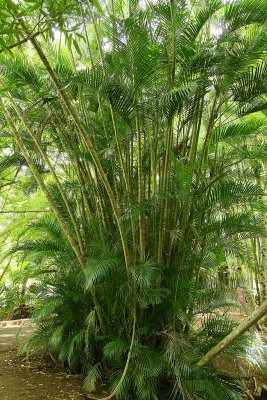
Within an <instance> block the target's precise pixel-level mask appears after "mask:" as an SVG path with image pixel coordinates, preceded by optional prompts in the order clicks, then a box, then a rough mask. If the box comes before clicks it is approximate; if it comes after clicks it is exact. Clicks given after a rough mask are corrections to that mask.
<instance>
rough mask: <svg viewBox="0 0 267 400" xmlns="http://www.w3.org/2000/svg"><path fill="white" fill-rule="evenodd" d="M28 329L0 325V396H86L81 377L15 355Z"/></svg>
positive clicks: (24, 399) (11, 399) (76, 399)
mask: <svg viewBox="0 0 267 400" xmlns="http://www.w3.org/2000/svg"><path fill="white" fill-rule="evenodd" d="M30 331H31V328H30V327H29V326H28V327H27V326H24V327H19V326H12V325H8V326H5V327H1V325H0V399H1V400H47V399H53V400H71V399H72V400H83V399H86V396H85V394H84V393H83V390H82V385H83V379H82V377H81V376H72V375H68V374H66V373H64V372H63V371H59V370H55V369H54V367H53V365H52V363H50V362H49V361H48V360H44V359H41V358H40V357H39V358H38V357H37V358H35V359H33V360H31V361H30V362H28V361H27V360H25V359H24V357H23V356H21V355H18V351H17V349H18V346H19V344H20V343H21V342H22V341H23V340H25V338H26V337H27V336H28V334H29V332H30ZM18 332H19V335H18V336H17V333H18Z"/></svg>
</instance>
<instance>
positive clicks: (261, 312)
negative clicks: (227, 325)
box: [197, 301, 267, 367]
mask: <svg viewBox="0 0 267 400" xmlns="http://www.w3.org/2000/svg"><path fill="white" fill-rule="evenodd" d="M266 313H267V301H264V303H262V305H261V306H260V307H259V308H257V309H256V310H255V311H254V312H253V313H252V314H251V316H250V317H248V318H245V319H244V321H242V322H241V323H240V324H239V325H238V326H237V327H236V328H235V329H233V330H232V332H231V333H229V335H227V336H226V337H225V338H224V339H223V340H222V341H221V342H220V343H218V344H217V345H216V346H215V347H213V348H212V349H211V350H210V351H209V352H208V353H207V354H206V355H205V356H204V357H202V358H201V360H200V361H199V362H198V364H197V365H198V366H199V367H203V366H204V365H206V364H208V363H209V362H210V361H212V360H213V358H214V357H216V356H217V355H218V354H220V353H221V352H222V351H224V350H225V349H227V348H228V347H229V346H231V344H232V343H233V342H234V340H236V339H237V338H238V337H239V336H241V335H242V334H243V333H244V332H246V331H247V330H248V329H249V328H250V327H251V326H252V325H254V324H255V323H256V322H257V321H259V320H260V319H261V318H262V317H264V316H265V315H266Z"/></svg>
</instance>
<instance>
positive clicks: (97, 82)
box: [0, 0, 267, 400]
mask: <svg viewBox="0 0 267 400" xmlns="http://www.w3.org/2000/svg"><path fill="white" fill-rule="evenodd" d="M240 7H241V8H242V19H240ZM265 8H266V7H265V4H264V2H256V1H255V2H253V1H248V0H242V1H237V2H233V3H232V2H221V1H219V0H207V1H204V2H198V1H197V2H192V4H191V3H190V2H186V1H183V0H174V1H158V2H145V4H143V3H142V2H138V1H129V2H123V1H111V2H109V1H105V2H98V1H86V2H82V1H79V0H73V1H69V2H68V4H65V2H64V1H61V0H60V1H57V2H53V1H52V0H45V1H40V2H39V1H38V2H36V5H31V2H27V1H23V2H22V5H18V6H17V7H14V4H13V2H12V1H10V2H6V4H5V5H4V9H5V10H6V17H3V26H6V27H8V26H10V29H11V26H12V24H15V26H16V35H17V37H16V42H18V43H19V44H18V45H16V46H15V45H14V46H13V44H14V43H11V41H12V40H13V42H15V41H14V37H13V36H12V35H13V34H12V35H11V36H10V38H8V36H7V34H6V35H4V37H3V42H1V43H0V45H1V46H2V47H3V51H2V53H1V54H0V73H1V99H2V100H1V109H0V113H1V125H2V128H3V131H4V133H5V134H6V135H7V136H8V138H9V139H8V140H9V141H10V143H12V146H13V147H14V148H15V149H16V148H17V147H18V148H19V152H20V153H21V154H22V156H23V158H24V159H25V160H26V161H25V162H26V164H27V166H28V167H29V169H30V171H31V173H32V175H33V176H34V178H35V180H36V181H37V184H38V185H39V187H40V188H41V190H42V191H43V193H44V194H45V197H46V199H47V201H48V203H49V205H50V208H51V210H52V212H53V214H54V217H55V220H53V218H52V219H48V218H47V219H44V220H40V221H39V225H38V221H37V222H36V221H35V222H34V224H33V227H30V228H29V232H28V233H26V236H25V243H24V244H22V245H20V246H15V247H14V248H13V249H12V252H14V253H16V252H17V253H21V252H22V253H23V254H26V255H29V253H30V252H32V253H33V254H35V253H36V254H37V253H38V257H41V260H42V262H43V263H44V264H45V265H47V263H49V262H50V258H52V259H53V263H55V264H56V268H60V267H59V263H58V260H61V264H62V266H61V267H62V270H63V271H64V273H63V272H62V274H63V275H62V276H66V282H62V286H60V285H61V283H60V282H58V281H57V279H56V278H55V276H54V275H53V280H55V282H54V283H53V285H54V286H53V287H54V289H55V292H56V293H58V291H59V286H60V290H62V292H61V294H62V293H63V295H62V296H63V297H62V303H61V305H60V306H59V308H58V307H57V305H56V304H52V301H51V307H52V309H53V310H57V313H59V312H61V311H59V310H62V309H64V307H66V303H65V300H64V299H65V298H67V293H68V287H69V286H68V285H70V287H75V288H76V289H77V291H78V292H79V291H80V292H81V293H83V294H81V293H80V295H79V296H78V297H79V298H81V299H80V301H81V302H82V303H83V307H82V309H83V312H86V313H89V314H88V315H90V318H91V319H90V318H89V317H88V318H89V320H90V323H88V324H89V325H90V324H91V325H90V326H89V325H88V327H87V328H88V329H87V328H86V329H87V330H86V331H84V330H83V329H84V326H85V325H83V323H81V324H82V328H81V332H80V333H79V332H77V335H78V336H77V337H80V338H83V340H84V341H86V340H87V339H88V337H89V336H90V340H91V341H92V344H90V345H91V346H92V349H91V350H92V354H94V355H93V356H92V357H91V356H90V357H89V355H88V354H89V350H88V346H89V347H90V345H89V343H88V340H87V344H86V346H85V348H84V349H83V350H81V354H83V355H84V354H86V357H87V356H88V360H89V359H90V362H89V361H88V362H89V364H90V365H89V364H88V365H89V367H88V371H89V372H88V377H87V380H86V382H87V387H88V388H90V389H93V388H94V387H95V382H96V381H97V379H99V378H100V376H101V373H103V371H104V370H105V365H104V361H105V360H106V358H108V359H109V360H112V361H111V364H112V363H113V364H112V365H113V367H112V368H114V370H113V373H110V371H109V372H108V373H107V374H108V375H109V377H110V381H111V392H112V394H114V395H116V396H117V397H118V398H121V399H123V398H125V399H126V398H129V396H130V395H131V393H132V394H133V393H134V396H135V398H138V399H141V400H142V399H144V400H146V399H150V398H157V397H155V396H158V395H160V394H159V393H162V388H163V387H164V385H165V383H166V381H168V382H169V383H171V386H172V388H173V392H172V393H175V396H176V397H175V398H179V396H180V395H182V396H183V397H184V398H189V397H188V396H187V393H188V391H190V390H191V391H192V393H194V396H195V395H196V396H199V397H200V398H203V399H204V398H208V397H205V395H204V394H203V393H204V392H203V390H202V388H198V389H194V388H192V387H190V382H189V381H190V379H189V378H188V379H187V378H186V372H185V370H182V371H181V372H177V371H180V369H182V367H181V365H182V364H183V363H185V364H186V361H185V360H180V359H179V357H180V355H177V354H176V353H175V352H176V350H175V349H177V348H179V349H180V350H181V353H183V352H184V351H185V349H187V350H186V351H188V352H189V353H190V350H189V348H191V347H192V348H193V346H196V347H194V349H195V350H194V351H195V353H196V354H197V357H196V358H197V359H194V360H193V358H194V357H193V353H192V354H191V353H190V357H192V360H191V358H190V360H191V361H190V362H189V365H190V367H189V366H188V368H189V369H190V371H191V372H190V374H193V375H192V376H194V374H195V373H196V371H195V369H194V367H193V365H196V364H197V361H198V360H200V359H202V357H203V355H204V354H205V352H208V351H209V350H210V348H212V347H213V346H215V345H216V343H215V342H216V340H217V341H219V339H220V338H221V336H220V337H219V335H218V336H217V339H216V340H215V341H214V340H213V338H212V335H209V334H208V333H207V332H208V330H209V329H210V330H211V331H212V329H215V328H214V327H213V328H212V321H209V322H207V324H206V327H203V330H202V332H201V333H199V336H196V334H195V332H194V329H193V325H194V317H195V315H196V314H197V313H198V312H202V311H203V310H204V311H203V312H206V313H207V314H208V313H209V312H208V311H207V310H209V309H210V308H212V302H216V301H217V302H218V303H219V297H220V299H222V298H223V299H224V301H225V302H226V303H227V301H228V300H229V299H227V295H226V293H225V291H224V289H225V287H227V288H229V285H230V283H229V282H228V283H227V284H226V283H225V282H224V283H223V284H222V287H220V290H219V288H218V287H217V283H216V282H215V281H214V280H213V279H214V276H216V274H218V276H220V272H221V268H222V267H223V266H224V265H225V264H226V265H228V264H229V260H232V259H237V260H238V262H240V263H241V262H243V260H244V259H245V258H246V257H247V260H248V259H250V257H252V258H253V260H254V264H255V265H256V264H257V265H258V267H257V268H259V266H260V267H261V269H260V268H259V270H258V269H257V272H258V275H260V271H263V273H264V271H265V270H266V265H265V264H266V260H267V258H266V254H265V253H266V243H265V242H266V240H265V235H266V231H265V229H266V226H265V225H266V220H265V216H266V205H265V202H264V193H265V190H266V188H265V186H264V185H263V184H262V182H259V181H257V178H256V177H255V173H254V174H253V172H252V171H251V160H253V162H254V163H259V164H260V165H266V164H265V163H266V142H265V134H266V133H265V132H266V121H265V118H264V113H265V110H266V99H265V98H266V85H265V83H264V82H265V81H266V76H267V75H266V32H267V30H266V23H265V22H266V21H265V19H264V18H263V17H262V15H263V14H264V12H265V11H266V10H265ZM7 13H8V14H7ZM264 15H265V14H264ZM11 30H12V32H13V28H12V29H11ZM7 32H8V31H7ZM40 32H42V33H40ZM14 35H15V33H14ZM55 35H58V36H60V39H55ZM25 38H26V39H25ZM8 48H9V49H13V50H12V54H10V52H9V51H8V50H7V49H8ZM5 49H6V51H5ZM10 133H11V134H12V135H10ZM12 156H13V154H12ZM36 159H38V160H39V161H40V162H41V164H42V165H43V166H44V168H47V176H46V175H43V174H42V173H41V172H40V171H39V170H38V168H37V166H36V161H35V160H36ZM9 160H10V159H9ZM12 160H13V163H14V162H15V161H14V159H12ZM12 160H11V161H12ZM11 161H9V162H10V164H7V162H6V164H4V160H3V163H2V164H3V167H2V168H3V170H4V167H5V168H6V169H8V168H10V166H12V165H13V164H12V163H11ZM2 164H1V163H0V166H2ZM41 228H42V229H41ZM32 229H33V230H34V232H36V235H37V239H36V240H35V241H33V240H32V237H31V235H32V233H31V232H33V231H32ZM38 229H39V231H38ZM38 232H39V233H38ZM40 232H42V234H43V232H45V235H46V239H45V240H43V239H42V237H39V234H40ZM55 232H58V233H59V232H62V236H60V237H61V241H62V244H60V243H56V244H57V245H56V246H54V245H53V240H55V242H57V241H56V239H55ZM27 235H28V236H27ZM52 238H53V240H52ZM255 243H259V244H260V246H258V248H256V247H255ZM53 246H54V247H53ZM62 246H63V247H64V248H65V249H66V253H67V258H68V259H69V262H68V261H66V258H64V255H63V254H62V253H64V251H63V250H62ZM52 247H53V249H54V256H53V253H52V252H51V251H50V250H48V249H49V248H52ZM256 250H259V251H260V252H261V260H263V261H262V262H261V260H259V257H258V255H257V251H256ZM46 252H48V253H49V256H48V253H46ZM36 257H37V255H36ZM246 262H248V261H246ZM244 263H245V262H244ZM77 266H79V268H77ZM64 274H65V275H64ZM241 275H242V274H241ZM207 276H208V277H209V278H210V279H211V283H210V285H211V286H210V287H205V284H204V283H205V278H206V277H207ZM265 283H266V282H265ZM258 284H259V282H258ZM227 285H228V286H227ZM262 285H264V283H263V284H262ZM48 286H49V285H48ZM218 286H220V285H219V284H218ZM76 289H75V290H76ZM88 291H89V293H90V299H89V298H87V292H88ZM64 296H65V297H64ZM216 296H217V297H216ZM262 297H263V298H262V300H263V299H264V296H263V290H262ZM206 298H207V300H206ZM208 299H209V300H208ZM215 299H216V300H215ZM69 301H70V302H71V303H73V304H76V300H75V296H74V297H73V298H69ZM229 301H230V300H229ZM85 304H86V305H85ZM264 304H265V303H264ZM215 308H216V307H215ZM63 315H65V314H64V313H63ZM93 315H96V318H95V317H94V318H93ZM82 319H83V318H82V317H81V320H82ZM85 319H86V316H84V319H83V321H84V320H85ZM218 319H219V320H220V323H221V325H222V332H223V335H224V336H227V334H228V333H229V330H230V328H231V326H232V325H231V322H229V321H228V322H224V321H222V320H221V319H220V317H219V316H218ZM40 320H41V324H43V325H41V327H42V329H44V330H45V329H47V331H46V332H49V334H48V333H47V338H48V342H49V340H50V339H49V337H50V336H51V335H52V337H54V336H53V333H51V332H53V329H55V332H54V333H55V335H56V336H57V335H58V337H57V339H58V343H59V342H60V343H61V346H63V347H62V349H63V350H62V349H61V351H62V352H63V353H62V352H59V357H62V359H66V358H64V356H63V354H64V346H65V344H64V343H68V344H69V345H70V346H72V348H75V346H76V344H77V343H76V342H71V340H72V339H71V338H68V339H67V341H66V342H64V335H62V336H60V334H59V332H60V330H57V329H58V327H55V326H54V325H53V323H54V322H53V323H52V322H51V324H50V325H49V324H48V325H46V320H44V321H43V320H42V318H40ZM86 321H87V319H86ZM92 321H93V322H92ZM87 322H88V321H87ZM87 322H86V323H85V324H87ZM63 325H64V329H65V331H66V332H71V328H70V327H69V325H68V323H67V322H66V324H65V322H64V323H63ZM86 326H87V325H86ZM98 326H99V327H100V330H101V334H102V336H103V338H102V339H101V340H102V342H103V343H102V344H103V346H102V347H101V345H100V344H99V343H96V339H95V336H94V335H95V332H97V333H98V331H97V329H98ZM93 327H94V329H95V331H94V329H93ZM64 329H63V330H64ZM75 329H76V328H75ZM93 331H94V333H92V332H93ZM118 332H120V333H118ZM212 332H213V333H214V331H212ZM242 332H243V331H242ZM104 334H105V336H104ZM66 335H67V336H68V335H69V333H66ZM79 335H80V336H79ZM88 335H89V336H88ZM201 335H202V336H201ZM205 335H206V336H205ZM215 336H216V335H215ZM37 337H38V335H37ZM180 337H183V338H184V340H185V342H184V343H187V344H183V341H181V342H179V339H178V338H180ZM86 338H87V339H86ZM205 338H206V339H207V340H206V342H207V343H205ZM54 339H55V337H54ZM113 339H114V340H113ZM68 340H69V342H68ZM73 340H74V339H73ZM55 341H56V339H55ZM55 341H54V342H53V343H55ZM37 342H38V340H35V339H34V338H33V339H32V342H31V344H32V345H33V346H36V343H37ZM51 343H52V342H51ZM51 343H50V344H51ZM53 343H52V345H53ZM70 343H72V344H70ZM75 343H76V344H75ZM83 343H84V342H83ZM99 346H100V348H99ZM112 346H114V347H112ZM77 347H78V345H77ZM70 348H71V347H70ZM81 348H82V346H81V347H80V349H81ZM112 349H113V353H112ZM170 349H172V350H170ZM83 352H85V353H83ZM86 352H87V353H88V354H87V353H86ZM99 353H101V354H102V353H103V357H99ZM79 354H80V353H79ZM79 357H81V359H83V358H82V357H83V356H82V355H80V356H79ZM105 357H106V358H105ZM146 357H147V358H146ZM74 358H75V357H74V355H73V353H72V352H70V353H69V359H68V357H67V359H68V360H74ZM75 360H76V359H75ZM146 360H147V361H146ZM159 360H160V361H159ZM76 361H77V360H76ZM76 361H75V362H74V361H73V363H74V364H75V365H76ZM79 362H80V363H82V362H81V361H77V365H78V364H79ZM142 362H143V363H144V365H146V367H147V370H149V366H151V370H153V371H154V375H153V374H152V375H150V373H149V372H148V371H146V372H145V373H144V375H140V373H141V372H140V371H138V366H139V367H140V365H142ZM140 363H141V364H140ZM146 363H147V364H146ZM179 363H180V364H179ZM70 364H71V362H70ZM205 364H206V363H205ZM199 365H202V362H201V361H200V364H199ZM203 365H204V364H203ZM136 366H137V367H136ZM153 368H154V369H153ZM140 369H142V368H140ZM185 369H186V368H185ZM205 371H208V367H207V370H206V369H203V371H202V372H201V371H199V369H198V372H197V373H200V374H202V373H203V374H205V373H206V372H205ZM207 373H209V372H207ZM179 374H180V375H179ZM190 374H189V375H190ZM181 376H182V378H181V381H179V379H180V377H181ZM201 376H202V375H201ZM136 382H138V383H139V386H138V387H136ZM164 382H165V383H164ZM146 385H148V387H149V390H148V391H147V392H146V389H145V388H146ZM210 385H211V386H210V387H209V389H208V388H207V387H206V390H210V391H211V392H212V391H213V389H214V386H212V384H211V383H210ZM194 390H195V391H194ZM218 390H219V389H218ZM223 390H224V389H222V392H223ZM229 390H230V389H229ZM229 393H230V392H229ZM153 396H154V397H153ZM231 396H232V394H229V396H228V397H225V398H234V397H231ZM213 398H214V397H213Z"/></svg>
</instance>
